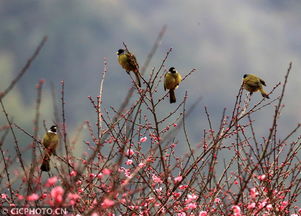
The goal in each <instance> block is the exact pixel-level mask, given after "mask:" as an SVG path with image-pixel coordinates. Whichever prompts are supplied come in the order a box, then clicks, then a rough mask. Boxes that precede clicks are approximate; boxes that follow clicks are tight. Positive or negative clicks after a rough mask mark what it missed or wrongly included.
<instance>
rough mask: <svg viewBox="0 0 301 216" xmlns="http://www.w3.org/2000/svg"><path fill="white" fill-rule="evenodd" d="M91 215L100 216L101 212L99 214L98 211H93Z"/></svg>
mask: <svg viewBox="0 0 301 216" xmlns="http://www.w3.org/2000/svg"><path fill="white" fill-rule="evenodd" d="M91 216H99V214H97V213H96V212H93V213H92V214H91Z"/></svg>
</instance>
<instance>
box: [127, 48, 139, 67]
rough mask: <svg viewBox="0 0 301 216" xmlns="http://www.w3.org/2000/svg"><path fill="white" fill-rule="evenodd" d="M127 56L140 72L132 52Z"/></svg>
mask: <svg viewBox="0 0 301 216" xmlns="http://www.w3.org/2000/svg"><path fill="white" fill-rule="evenodd" d="M126 55H127V56H128V59H129V62H130V64H131V65H132V66H133V67H135V68H136V69H137V70H138V71H139V65H138V62H137V59H136V57H135V56H134V55H133V54H132V53H130V52H128V53H127V54H126Z"/></svg>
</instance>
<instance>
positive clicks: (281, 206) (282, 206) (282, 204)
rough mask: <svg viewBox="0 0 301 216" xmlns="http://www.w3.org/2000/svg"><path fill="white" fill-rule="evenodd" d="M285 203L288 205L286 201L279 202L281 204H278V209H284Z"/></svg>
mask: <svg viewBox="0 0 301 216" xmlns="http://www.w3.org/2000/svg"><path fill="white" fill-rule="evenodd" d="M287 205H288V201H283V202H281V204H280V210H283V209H285V208H286V206H287Z"/></svg>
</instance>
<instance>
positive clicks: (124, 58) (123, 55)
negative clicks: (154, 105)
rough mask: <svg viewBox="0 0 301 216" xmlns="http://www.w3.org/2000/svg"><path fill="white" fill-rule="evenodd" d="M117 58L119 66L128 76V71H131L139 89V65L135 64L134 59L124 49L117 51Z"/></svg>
mask: <svg viewBox="0 0 301 216" xmlns="http://www.w3.org/2000/svg"><path fill="white" fill-rule="evenodd" d="M117 56H118V57H117V58H118V62H119V64H120V65H121V67H122V68H123V69H125V71H126V72H127V73H128V74H129V73H130V71H133V72H134V74H135V77H136V80H137V85H138V86H139V87H141V82H140V76H141V75H140V72H139V65H138V63H137V60H136V57H135V56H134V55H133V54H132V53H130V52H128V51H126V50H124V49H119V50H118V52H117Z"/></svg>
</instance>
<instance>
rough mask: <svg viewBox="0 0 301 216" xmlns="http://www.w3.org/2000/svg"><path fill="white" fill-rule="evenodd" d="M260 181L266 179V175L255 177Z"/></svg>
mask: <svg viewBox="0 0 301 216" xmlns="http://www.w3.org/2000/svg"><path fill="white" fill-rule="evenodd" d="M257 178H258V179H259V180H260V181H263V180H264V179H265V178H266V175H265V174H263V175H260V176H258V177H257Z"/></svg>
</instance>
